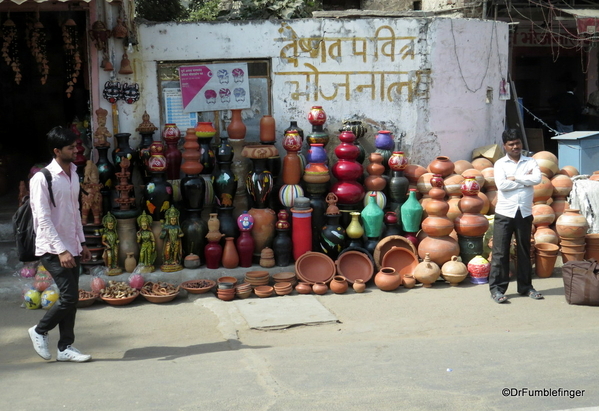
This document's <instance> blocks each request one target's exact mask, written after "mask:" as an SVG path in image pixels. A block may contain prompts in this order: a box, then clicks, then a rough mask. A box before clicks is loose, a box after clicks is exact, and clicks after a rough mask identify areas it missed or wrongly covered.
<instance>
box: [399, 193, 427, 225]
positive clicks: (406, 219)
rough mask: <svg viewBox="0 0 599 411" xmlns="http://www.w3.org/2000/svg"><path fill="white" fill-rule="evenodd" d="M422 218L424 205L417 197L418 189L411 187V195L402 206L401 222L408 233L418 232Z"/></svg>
mask: <svg viewBox="0 0 599 411" xmlns="http://www.w3.org/2000/svg"><path fill="white" fill-rule="evenodd" d="M421 220H422V206H421V205H420V203H419V202H418V199H416V189H414V188H411V189H410V195H409V196H408V199H407V200H406V202H405V203H403V205H402V206H401V224H402V225H403V229H404V231H405V232H406V233H417V232H418V230H420V222H421Z"/></svg>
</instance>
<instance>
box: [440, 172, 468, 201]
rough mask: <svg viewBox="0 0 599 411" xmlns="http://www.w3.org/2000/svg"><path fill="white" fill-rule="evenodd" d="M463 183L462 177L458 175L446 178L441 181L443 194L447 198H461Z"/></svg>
mask: <svg viewBox="0 0 599 411" xmlns="http://www.w3.org/2000/svg"><path fill="white" fill-rule="evenodd" d="M463 182H464V177H462V176H461V175H460V174H451V175H450V176H447V177H446V178H445V180H444V181H443V186H444V188H445V192H446V193H447V195H448V196H461V195H462V191H461V190H462V183H463Z"/></svg>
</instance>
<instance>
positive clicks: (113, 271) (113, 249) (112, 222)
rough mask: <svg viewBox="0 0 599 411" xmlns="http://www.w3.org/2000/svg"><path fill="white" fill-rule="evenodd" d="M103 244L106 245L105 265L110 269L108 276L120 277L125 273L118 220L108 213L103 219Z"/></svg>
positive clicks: (103, 256)
mask: <svg viewBox="0 0 599 411" xmlns="http://www.w3.org/2000/svg"><path fill="white" fill-rule="evenodd" d="M102 225H103V226H104V229H103V230H102V244H103V245H104V247H105V248H104V254H103V255H102V258H103V259H104V265H106V267H108V275H119V274H121V273H122V272H123V270H121V269H120V268H119V266H118V263H119V236H118V234H117V231H116V225H117V222H116V218H115V217H114V215H112V214H111V213H110V212H108V213H107V214H106V215H105V216H104V218H103V219H102Z"/></svg>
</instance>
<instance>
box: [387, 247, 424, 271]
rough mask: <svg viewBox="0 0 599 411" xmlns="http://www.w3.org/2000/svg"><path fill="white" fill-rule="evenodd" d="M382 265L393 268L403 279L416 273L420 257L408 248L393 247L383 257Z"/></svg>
mask: <svg viewBox="0 0 599 411" xmlns="http://www.w3.org/2000/svg"><path fill="white" fill-rule="evenodd" d="M381 265H382V266H383V267H391V268H393V269H394V270H395V271H396V272H397V273H398V274H399V275H400V277H401V276H403V275H405V274H413V273H414V270H415V269H416V266H417V265H418V257H417V256H416V255H415V254H414V253H413V252H411V251H410V250H408V249H406V248H403V247H392V248H391V249H390V250H389V251H387V252H386V253H385V255H384V256H383V260H382V262H381Z"/></svg>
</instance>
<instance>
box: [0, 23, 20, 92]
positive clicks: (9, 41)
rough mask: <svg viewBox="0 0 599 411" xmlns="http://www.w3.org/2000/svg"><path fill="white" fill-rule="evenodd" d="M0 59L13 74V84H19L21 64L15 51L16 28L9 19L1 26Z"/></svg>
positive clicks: (17, 52) (16, 50)
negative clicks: (0, 55)
mask: <svg viewBox="0 0 599 411" xmlns="http://www.w3.org/2000/svg"><path fill="white" fill-rule="evenodd" d="M2 58H3V59H4V61H5V62H6V64H7V65H8V66H10V67H11V68H12V71H14V72H15V83H17V84H21V78H22V75H21V63H20V62H19V51H18V49H17V26H16V25H15V23H14V21H12V20H11V19H10V16H9V18H8V20H6V21H5V22H4V24H3V25H2Z"/></svg>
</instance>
